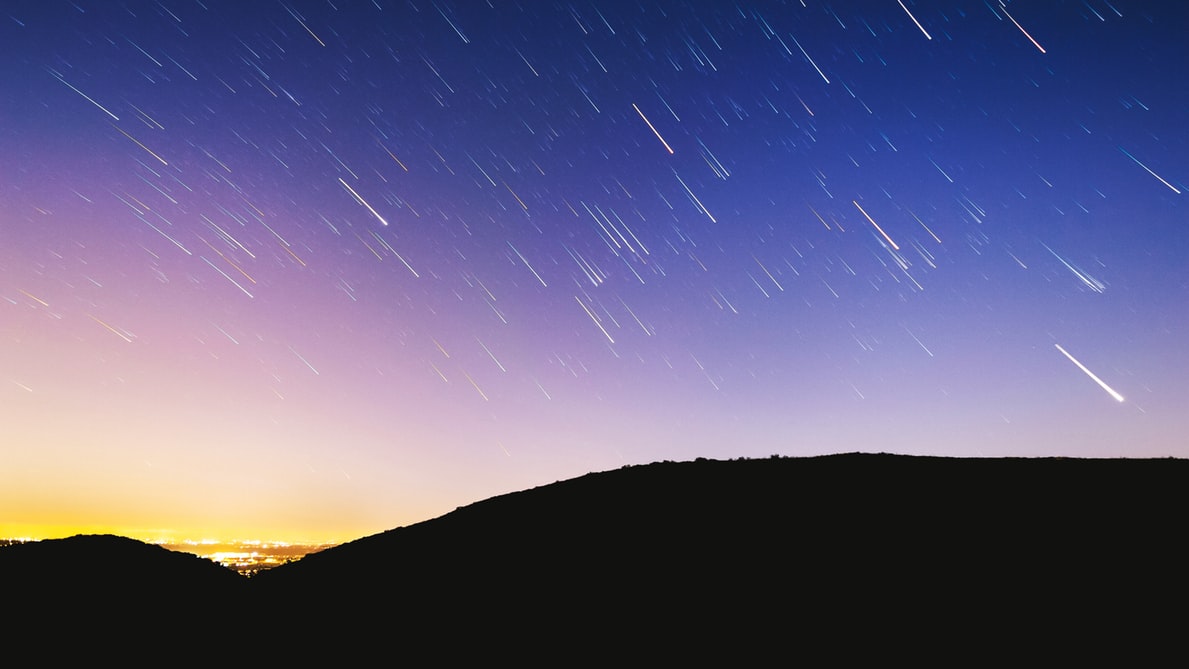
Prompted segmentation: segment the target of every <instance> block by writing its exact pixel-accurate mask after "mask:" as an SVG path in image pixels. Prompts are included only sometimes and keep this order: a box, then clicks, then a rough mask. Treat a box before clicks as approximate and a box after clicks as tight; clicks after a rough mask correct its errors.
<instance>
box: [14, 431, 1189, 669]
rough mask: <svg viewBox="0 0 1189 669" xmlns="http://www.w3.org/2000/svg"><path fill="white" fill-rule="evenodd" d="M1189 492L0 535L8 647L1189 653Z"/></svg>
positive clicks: (1114, 657)
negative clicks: (298, 544) (226, 549)
mask: <svg viewBox="0 0 1189 669" xmlns="http://www.w3.org/2000/svg"><path fill="white" fill-rule="evenodd" d="M1187 483H1189V461H1185V460H1173V459H1166V460H1081V459H1064V458H1046V459H949V458H920V457H908V456H892V455H860V454H851V455H837V456H826V457H817V458H772V459H766V460H745V461H729V462H724V461H706V460H701V461H697V462H681V463H656V464H652V465H645V466H638V467H626V468H623V469H620V470H616V471H610V472H603V473H598V474H589V475H587V476H583V477H580V478H577V479H572V480H568V481H562V482H559V483H554V484H552V485H547V486H542V487H539V488H535V489H532V490H527V491H523V492H519V493H513V494H509V495H503V496H500V497H496V498H492V499H489V500H485V501H483V502H479V503H476V504H472V505H470V506H466V507H462V508H460V509H458V510H456V511H454V512H452V513H450V514H447V515H445V516H442V517H440V518H437V519H434V520H430V521H427V522H424V523H419V524H416V525H412V526H408V527H403V528H398V529H395V530H391V531H388V532H384V533H382V534H378V535H375V536H371V537H366V538H363V539H359V540H357V541H354V542H351V543H349V544H344V545H342V546H339V547H336V548H333V549H329V550H326V551H323V552H321V553H317V554H314V555H311V556H308V557H306V558H304V559H302V560H300V561H298V562H296V563H292V564H289V565H285V566H281V567H278V568H275V569H272V570H269V571H266V572H263V573H261V574H259V575H257V576H255V577H254V578H252V579H245V578H242V577H240V576H238V575H237V574H235V573H233V572H231V571H230V570H227V569H224V568H222V567H219V566H218V565H215V564H213V563H211V562H209V561H206V560H201V559H199V558H194V557H192V556H187V555H183V554H178V553H172V552H170V551H166V550H164V549H161V548H159V547H156V546H150V545H146V544H142V543H140V542H136V541H132V540H129V539H123V538H118V537H74V538H71V539H65V540H58V541H47V542H39V543H36V544H24V545H19V546H11V547H6V548H0V585H2V587H3V589H4V592H3V616H4V618H3V621H4V625H5V627H4V629H5V632H6V634H5V635H4V636H5V638H6V639H8V640H9V641H8V642H7V645H8V649H13V648H22V647H23V648H26V649H34V650H36V651H39V652H40V653H45V654H47V655H49V656H54V655H55V654H58V653H69V654H76V653H80V652H81V653H82V654H83V655H95V656H100V655H105V654H106V655H110V656H113V657H122V658H125V659H128V658H135V659H137V660H142V661H143V660H147V659H149V658H150V657H151V656H150V655H148V654H147V653H148V652H149V651H152V652H153V653H165V654H167V655H166V656H167V657H168V654H174V657H173V658H172V659H173V660H178V659H179V658H191V659H198V658H209V659H216V658H225V657H228V656H237V655H238V656H239V657H240V658H241V659H244V660H247V659H254V660H270V659H271V660H273V661H275V662H284V661H296V662H298V663H300V664H303V665H304V664H307V663H310V662H313V661H315V660H336V659H337V660H339V661H348V662H349V663H350V664H356V663H364V662H367V663H380V664H412V665H415V666H422V665H425V664H432V665H447V666H452V665H455V664H459V663H463V662H467V663H473V662H476V661H481V662H483V663H484V664H487V663H493V662H496V661H497V660H500V661H506V660H512V661H519V662H522V663H523V662H529V663H533V664H551V665H571V664H582V665H585V664H587V663H588V662H593V661H595V660H596V659H597V660H601V661H603V662H614V663H615V664H617V665H619V664H628V665H637V664H666V665H668V664H674V663H687V662H689V661H697V662H699V664H704V663H711V664H728V665H731V666H738V665H741V664H742V665H751V664H760V663H762V664H781V665H788V664H813V665H820V664H836V665H851V664H855V663H857V662H859V661H862V662H864V663H869V662H870V661H872V660H876V661H879V662H880V663H881V664H883V663H887V662H891V661H892V660H901V661H904V660H908V661H926V662H929V663H935V664H946V665H950V666H953V665H966V664H971V663H972V661H976V662H978V663H980V664H981V663H983V662H987V661H993V662H996V663H1001V662H1011V663H1012V664H1020V663H1026V664H1053V663H1058V662H1059V663H1061V664H1068V663H1070V662H1072V661H1075V659H1093V660H1097V661H1098V662H1107V663H1123V662H1126V663H1127V664H1128V665H1134V664H1136V663H1146V660H1149V659H1152V660H1154V659H1155V658H1166V659H1167V658H1168V653H1170V652H1175V653H1176V655H1174V656H1173V657H1174V658H1176V657H1179V658H1181V659H1183V648H1182V644H1181V639H1182V638H1183V637H1184V636H1185V634H1186V630H1187V629H1189V628H1187V627H1186V625H1187V624H1189V616H1187V615H1186V610H1187V607H1189V561H1187V558H1189V552H1187V551H1186V548H1185V545H1186V544H1185V536H1186V530H1187V529H1189V528H1187V526H1186V510H1187V509H1189V505H1187V504H1186V499H1187V494H1189V486H1187ZM138 653H139V654H138ZM155 657H160V656H159V655H158V656H155ZM133 663H134V664H136V663H139V662H133ZM501 663H502V662H501Z"/></svg>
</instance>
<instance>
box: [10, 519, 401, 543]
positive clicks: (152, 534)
mask: <svg viewBox="0 0 1189 669" xmlns="http://www.w3.org/2000/svg"><path fill="white" fill-rule="evenodd" d="M381 531H383V530H376V531H373V532H366V533H364V534H354V533H334V534H329V533H327V534H317V533H304V534H297V533H293V532H286V531H277V532H272V531H264V532H249V531H246V530H244V529H234V530H212V529H210V528H184V529H153V528H148V529H146V528H137V527H128V526H123V525H115V524H107V523H93V524H83V523H5V522H0V539H20V540H25V541H46V540H50V539H65V538H68V537H73V536H78V535H80V534H82V535H88V534H111V535H115V536H120V537H126V538H129V539H135V540H137V541H143V542H145V543H149V544H175V545H176V544H196V545H199V544H249V543H263V544H289V545H301V546H326V545H338V544H343V543H347V542H348V541H354V540H355V539H360V538H362V537H365V536H368V535H370V534H376V533H377V532H381Z"/></svg>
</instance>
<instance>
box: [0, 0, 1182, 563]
mask: <svg viewBox="0 0 1189 669" xmlns="http://www.w3.org/2000/svg"><path fill="white" fill-rule="evenodd" d="M1187 28H1189V6H1186V5H1184V4H1183V3H1179V2H1162V1H1158V0H1153V1H1151V2H1126V1H1124V0H1111V2H1107V1H1106V0H1085V1H1084V2H1083V1H1070V2H1057V1H1055V0H1043V1H1042V0H1016V1H1014V2H1010V3H1002V2H1000V1H999V0H986V1H984V0H971V1H963V0H958V1H956V2H948V1H947V2H940V1H936V2H935V1H923V0H918V1H912V2H910V1H909V0H903V1H898V0H887V1H875V0H865V1H861V2H858V1H856V2H844V1H841V0H837V1H833V2H827V1H823V0H803V1H802V0H790V1H787V2H764V1H758V0H738V1H737V2H730V1H722V2H719V1H713V2H712V1H710V0H706V1H693V2H671V1H665V0H662V1H659V2H652V1H640V2H619V1H615V2H610V1H608V2H602V1H593V0H575V1H574V2H561V1H558V2H543V1H542V2H537V1H535V0H532V1H530V0H525V1H522V2H509V1H505V0H489V1H487V2H482V1H480V0H374V1H371V0H333V1H331V0H321V1H315V0H310V1H308V2H307V1H297V0H284V1H278V0H274V1H266V0H259V1H256V2H232V1H227V0H202V1H199V0H160V1H154V2H142V1H139V0H135V1H134V0H128V1H126V2H115V1H112V2H109V1H107V0H78V1H77V2H69V1H60V0H25V1H9V2H5V3H4V5H3V9H2V10H0V412H2V420H0V509H3V511H2V512H0V516H2V517H0V534H6V535H23V536H39V537H40V536H61V535H64V534H71V533H75V532H79V531H112V532H116V533H120V534H126V535H129V536H136V537H144V538H153V537H158V536H173V537H175V538H181V537H188V538H201V537H222V538H256V539H291V540H296V539H301V540H320V541H322V540H324V541H341V540H347V539H352V538H356V537H358V536H362V535H364V534H370V533H374V532H377V531H381V530H384V529H388V528H392V527H396V526H399V525H404V524H408V523H412V522H416V521H419V520H424V519H427V518H430V517H432V516H436V515H440V514H441V513H444V512H446V511H449V510H451V509H453V508H454V507H456V506H460V505H464V504H468V503H470V502H473V501H476V500H479V499H482V498H485V497H489V496H491V495H494V494H499V493H504V492H509V491H513V490H518V489H523V488H528V487H533V486H536V485H541V484H545V483H550V482H553V481H555V480H559V479H564V478H570V477H573V476H578V475H581V474H584V473H586V472H589V471H595V470H604V469H612V468H617V467H620V466H622V465H625V464H637V463H646V462H652V461H656V460H666V459H671V460H686V459H692V458H695V457H700V456H704V457H712V458H735V457H741V456H746V457H766V456H768V455H772V454H782V455H816V454H824V453H834V452H841V451H856V450H859V451H887V452H896V453H913V454H931V455H937V454H940V455H955V456H1008V455H1013V456H1015V455H1022V456H1040V455H1066V456H1086V457H1120V456H1125V457H1153V456H1176V457H1189V436H1187V435H1189V308H1187V307H1189V221H1187V220H1186V218H1187V217H1186V197H1189V195H1187V194H1186V191H1187V190H1189V160H1187V158H1186V156H1189V141H1187V140H1189V130H1187V125H1186V120H1187V116H1186V110H1187V109H1189V87H1187V85H1186V72H1185V67H1186V63H1189V45H1187V40H1186V37H1185V35H1186V29H1187Z"/></svg>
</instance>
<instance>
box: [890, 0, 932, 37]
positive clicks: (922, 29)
mask: <svg viewBox="0 0 1189 669" xmlns="http://www.w3.org/2000/svg"><path fill="white" fill-rule="evenodd" d="M896 2H899V3H900V9H903V10H904V13H905V14H908V18H910V19H912V22H913V23H915V24H917V27H918V28H920V29H921V32H923V33H925V39H933V36H932V35H930V34H929V31H927V30H925V26H922V25H921V22H920V21H918V20H917V17H915V16H913V15H912V12H910V11H908V7H905V6H904V2H903V0H896Z"/></svg>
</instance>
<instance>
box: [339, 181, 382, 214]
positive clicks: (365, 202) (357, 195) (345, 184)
mask: <svg viewBox="0 0 1189 669" xmlns="http://www.w3.org/2000/svg"><path fill="white" fill-rule="evenodd" d="M339 183H341V184H342V185H343V188H346V189H347V191H348V192H350V193H351V195H353V196H354V197H355V199H356V200H358V201H359V204H362V205H363V206H365V207H367V210H368V211H370V212H372V216H375V217H376V218H378V219H380V222H381V223H383V224H384V225H388V221H386V220H384V217H383V216H381V215H380V214H379V212H377V211H376V210H375V209H373V208H372V206H371V205H370V204H368V203H367V200H365V199H363V196H361V195H360V194H359V193H356V192H355V189H354V188H351V187H350V186H349V185H347V182H346V181H343V179H342V177H339Z"/></svg>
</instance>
